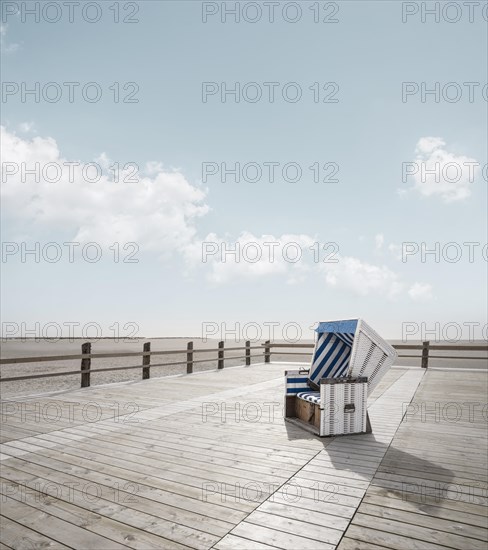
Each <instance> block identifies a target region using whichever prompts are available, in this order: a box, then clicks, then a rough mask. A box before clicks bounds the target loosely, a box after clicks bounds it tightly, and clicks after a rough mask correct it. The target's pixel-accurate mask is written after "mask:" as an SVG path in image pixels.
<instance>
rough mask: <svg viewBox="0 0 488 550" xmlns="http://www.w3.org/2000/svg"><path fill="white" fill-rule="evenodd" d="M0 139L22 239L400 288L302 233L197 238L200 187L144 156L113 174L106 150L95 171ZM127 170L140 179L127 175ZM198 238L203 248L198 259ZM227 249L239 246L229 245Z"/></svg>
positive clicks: (384, 271) (7, 135)
mask: <svg viewBox="0 0 488 550" xmlns="http://www.w3.org/2000/svg"><path fill="white" fill-rule="evenodd" d="M1 141H2V145H3V148H2V154H3V158H2V182H3V184H2V188H1V194H2V209H3V213H4V216H5V218H6V220H7V221H8V222H9V226H11V227H12V226H13V231H16V232H17V234H20V235H22V236H23V240H24V239H25V240H28V239H32V238H33V237H38V235H39V233H40V231H41V230H42V231H45V232H47V233H49V234H50V235H51V234H52V235H55V238H56V239H59V240H60V241H61V239H62V241H61V242H65V241H74V242H80V243H86V242H98V243H99V244H100V245H111V244H112V243H114V242H119V243H127V242H136V243H137V244H138V245H139V247H140V249H141V250H152V251H155V252H156V253H158V254H160V255H165V254H168V253H171V252H177V253H179V254H181V256H182V257H183V258H184V260H185V262H186V266H187V269H188V271H189V272H190V273H193V272H195V271H197V270H198V271H199V272H200V271H201V270H203V272H204V274H206V277H207V279H208V280H209V281H210V282H212V283H214V284H225V283H229V282H232V281H236V280H255V281H260V280H262V279H263V278H266V277H270V276H279V277H281V278H284V280H285V281H286V282H287V283H288V284H300V283H303V282H304V281H305V280H307V279H310V278H312V277H315V278H316V277H317V276H318V277H319V279H320V280H322V281H324V284H325V285H327V286H329V287H332V288H337V289H344V290H347V291H350V292H353V293H355V294H357V295H363V296H364V295H368V294H370V293H377V294H378V295H381V296H384V295H386V296H388V297H390V298H394V297H396V296H398V295H399V294H401V293H404V292H405V291H406V289H407V288H408V286H407V285H406V284H405V283H404V282H403V281H402V280H401V278H400V276H399V275H398V274H397V273H395V272H394V271H392V270H391V269H389V268H388V267H386V266H384V265H381V266H378V265H373V264H369V263H367V262H365V261H362V260H359V259H358V258H354V257H351V256H340V255H338V254H333V255H332V256H331V252H332V251H331V249H330V247H327V250H324V249H323V246H322V245H319V244H318V243H317V238H316V237H313V236H310V235H305V234H283V235H279V236H274V235H261V236H256V235H254V234H253V233H252V232H250V231H242V232H241V234H240V235H239V237H238V238H237V239H235V240H234V239H231V238H230V237H229V236H228V235H226V236H219V235H217V234H216V233H210V234H208V235H207V237H205V238H204V239H202V238H201V237H199V235H198V231H197V219H198V218H199V217H200V216H203V215H205V214H206V213H207V212H208V211H209V207H208V205H207V204H206V203H205V199H206V192H205V190H203V189H201V188H199V187H197V186H194V185H191V184H190V183H189V182H188V181H187V180H186V179H185V178H184V176H183V175H182V174H181V173H180V172H178V171H171V172H166V171H163V167H162V165H161V164H159V163H157V162H152V163H148V164H147V165H146V167H145V168H146V169H145V175H144V174H134V173H133V171H132V168H133V167H132V166H129V168H128V169H127V170H125V171H124V170H122V171H121V172H120V174H118V179H119V182H118V183H116V182H114V181H113V169H112V168H111V167H113V166H114V161H113V160H111V159H110V158H109V156H108V155H107V154H106V153H101V154H100V155H99V156H98V158H97V159H96V160H95V162H97V163H98V165H99V166H100V174H97V172H96V171H95V170H94V169H93V167H92V169H91V170H87V166H88V164H83V163H82V162H79V163H77V165H76V166H75V165H71V169H70V168H69V165H68V164H67V163H68V160H67V159H66V158H64V157H63V156H62V155H61V153H60V151H59V148H58V145H57V143H56V141H55V140H54V139H52V138H49V137H47V138H43V137H34V138H32V139H24V138H21V137H18V136H16V135H15V134H13V133H11V132H9V131H7V130H6V129H5V128H3V127H2V128H1ZM74 162H77V161H74ZM36 164H37V165H38V166H39V170H38V171H39V175H40V178H39V180H38V181H35V178H34V176H33V175H29V174H25V173H24V174H23V171H24V170H23V168H24V169H25V168H27V169H29V170H32V169H33V168H34V167H35V166H36ZM119 166H121V167H122V166H123V163H122V162H121V163H119ZM22 167H23V168H22ZM47 167H49V170H48V169H47ZM148 173H149V174H148ZM135 177H136V178H138V181H135V182H134V181H133V180H134V178H135ZM90 178H91V179H93V180H95V181H89V179H90ZM49 179H51V180H56V181H49ZM375 242H376V247H377V248H381V247H382V246H383V245H384V236H383V235H382V234H379V235H376V238H375ZM203 246H205V248H204V250H206V252H207V255H206V258H205V260H206V261H204V262H203V261H202V247H203ZM232 249H236V252H237V254H232V252H231V251H232ZM319 252H320V254H318V253H319ZM317 255H318V256H319V257H317ZM222 257H223V258H224V260H225V261H222ZM325 258H327V259H328V261H329V262H331V260H333V259H335V258H337V259H338V262H337V263H324V259H325ZM430 290H431V288H430V285H423V284H421V283H415V285H413V286H412V287H411V288H410V290H409V291H408V294H409V295H410V297H411V298H412V299H419V296H426V295H427V294H428V293H429V291H430Z"/></svg>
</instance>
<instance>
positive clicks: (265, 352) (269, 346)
mask: <svg viewBox="0 0 488 550" xmlns="http://www.w3.org/2000/svg"><path fill="white" fill-rule="evenodd" d="M91 346H92V345H91V343H90V342H86V343H84V344H82V346H81V353H80V354H75V355H52V356H44V357H14V358H10V359H0V365H12V364H18V363H41V362H54V361H72V360H81V367H80V369H79V370H71V371H63V372H51V373H43V374H30V375H25V376H9V377H0V382H14V381H16V380H35V379H38V378H50V377H55V376H70V375H75V374H77V375H80V376H81V387H82V388H88V387H89V386H90V375H91V373H92V372H108V371H119V370H130V369H141V371H142V379H143V380H148V379H149V378H150V376H151V367H172V366H178V365H186V373H187V374H191V373H193V366H194V365H195V364H197V363H208V362H209V361H212V360H214V361H215V360H216V361H217V368H218V369H223V368H224V366H225V360H226V359H227V360H231V359H245V365H246V366H249V365H251V358H252V357H260V358H262V359H264V362H265V363H270V362H271V357H272V355H273V354H275V355H280V356H283V355H294V356H297V355H300V356H311V355H312V351H303V352H301V351H273V349H280V350H282V349H293V350H296V349H310V350H312V349H313V348H314V346H315V344H313V343H307V344H305V343H302V344H301V343H295V344H289V343H288V344H285V343H279V342H270V341H269V340H267V341H266V342H264V344H260V345H256V346H251V342H250V341H249V340H248V341H246V343H245V345H244V346H238V347H229V348H225V347H224V342H219V343H218V347H217V348H210V349H209V348H201V349H194V348H193V342H188V343H187V347H186V349H180V350H164V351H151V342H145V343H144V344H143V348H142V352H139V351H135V352H121V353H92V349H91ZM393 347H394V348H395V349H396V350H398V351H403V350H413V351H420V352H421V353H420V354H416V355H411V354H399V355H398V357H399V358H407V357H408V358H418V359H419V360H420V366H421V367H422V368H424V369H426V368H428V365H429V359H462V360H463V361H464V360H466V359H476V360H484V361H487V364H488V357H487V356H485V357H480V356H470V355H462V356H461V355H457V356H456V355H435V354H431V352H432V351H433V352H434V353H435V352H436V351H464V352H466V351H485V352H488V346H484V345H445V344H431V343H430V342H428V341H427V342H423V343H422V344H397V345H394V346H393ZM257 349H259V350H260V353H257V354H251V351H252V350H257ZM230 351H244V355H232V356H227V357H226V356H225V353H226V352H230ZM215 352H217V357H216V358H215V359H208V358H207V359H194V355H195V354H199V353H215ZM185 353H186V360H185V361H175V362H172V363H151V357H155V356H161V355H175V354H180V355H181V354H185ZM118 357H141V358H142V363H141V364H139V365H131V366H121V367H106V368H101V369H93V368H92V366H91V361H92V359H109V358H118Z"/></svg>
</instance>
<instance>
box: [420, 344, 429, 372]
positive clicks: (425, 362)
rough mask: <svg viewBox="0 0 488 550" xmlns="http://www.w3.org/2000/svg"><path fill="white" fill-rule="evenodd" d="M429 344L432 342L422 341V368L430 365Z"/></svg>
mask: <svg viewBox="0 0 488 550" xmlns="http://www.w3.org/2000/svg"><path fill="white" fill-rule="evenodd" d="M429 346H430V342H429V341H427V342H422V368H423V369H426V368H427V367H428V366H429Z"/></svg>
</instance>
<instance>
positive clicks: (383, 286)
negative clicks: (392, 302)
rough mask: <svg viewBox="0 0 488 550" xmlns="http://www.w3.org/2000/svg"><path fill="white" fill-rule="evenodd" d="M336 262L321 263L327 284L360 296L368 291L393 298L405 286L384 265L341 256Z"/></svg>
mask: <svg viewBox="0 0 488 550" xmlns="http://www.w3.org/2000/svg"><path fill="white" fill-rule="evenodd" d="M338 260H339V261H338V262H337V263H327V264H321V266H320V269H321V271H322V272H323V273H324V274H325V282H326V283H327V285H329V286H331V287H334V288H338V289H343V290H347V291H351V292H353V293H354V294H358V295H360V296H366V295H368V294H370V293H378V294H381V295H386V296H388V297H389V298H395V297H396V296H398V295H399V294H400V293H401V292H402V291H403V290H404V288H405V285H404V283H402V282H401V280H400V277H399V275H398V274H396V273H395V272H394V271H392V270H391V269H389V268H388V267H386V266H377V265H372V264H369V263H366V262H363V261H362V260H359V259H358V258H352V257H349V256H343V257H339V258H338Z"/></svg>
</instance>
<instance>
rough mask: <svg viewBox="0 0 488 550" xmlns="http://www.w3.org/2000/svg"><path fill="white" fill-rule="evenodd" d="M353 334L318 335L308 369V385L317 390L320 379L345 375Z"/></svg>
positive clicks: (329, 333)
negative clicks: (310, 365) (310, 366)
mask: <svg viewBox="0 0 488 550" xmlns="http://www.w3.org/2000/svg"><path fill="white" fill-rule="evenodd" d="M353 341H354V334H345V333H344V334H342V333H341V334H334V333H331V332H324V333H322V334H320V335H319V338H318V340H317V343H316V344H315V351H314V355H313V360H312V368H311V369H310V375H309V385H310V387H311V388H312V389H318V388H319V383H320V379H321V378H339V377H340V376H345V375H346V374H347V367H348V366H349V358H350V356H351V346H352V342H353Z"/></svg>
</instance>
